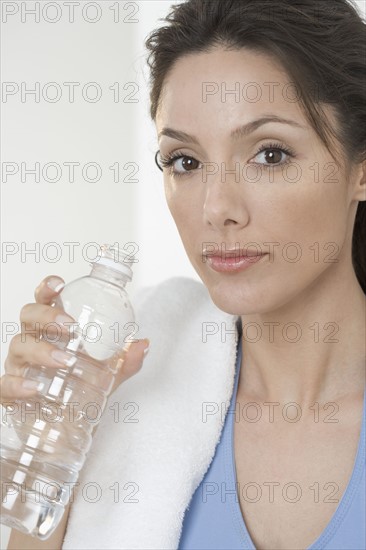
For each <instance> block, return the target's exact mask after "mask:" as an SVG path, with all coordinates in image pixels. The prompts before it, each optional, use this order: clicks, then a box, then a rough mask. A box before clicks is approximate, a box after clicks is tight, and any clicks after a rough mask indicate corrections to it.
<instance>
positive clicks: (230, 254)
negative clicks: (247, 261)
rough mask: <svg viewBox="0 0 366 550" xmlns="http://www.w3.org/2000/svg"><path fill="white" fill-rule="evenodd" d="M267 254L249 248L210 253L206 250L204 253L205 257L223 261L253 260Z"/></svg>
mask: <svg viewBox="0 0 366 550" xmlns="http://www.w3.org/2000/svg"><path fill="white" fill-rule="evenodd" d="M224 248H225V247H224ZM265 254H266V252H259V251H258V250H250V249H248V248H234V249H227V248H225V250H221V251H219V252H210V251H209V250H208V249H206V248H205V249H204V250H203V253H202V255H203V256H205V257H213V258H221V259H222V260H226V259H227V258H237V259H240V258H253V257H259V256H264V255H265Z"/></svg>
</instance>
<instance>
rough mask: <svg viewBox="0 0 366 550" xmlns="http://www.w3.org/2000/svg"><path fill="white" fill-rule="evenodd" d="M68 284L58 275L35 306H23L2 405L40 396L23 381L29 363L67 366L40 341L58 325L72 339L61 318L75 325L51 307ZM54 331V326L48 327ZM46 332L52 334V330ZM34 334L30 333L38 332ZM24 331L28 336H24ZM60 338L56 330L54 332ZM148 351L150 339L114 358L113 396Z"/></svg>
mask: <svg viewBox="0 0 366 550" xmlns="http://www.w3.org/2000/svg"><path fill="white" fill-rule="evenodd" d="M64 284H65V282H64V281H63V279H62V278H61V277H58V276H57V275H50V276H48V277H46V278H45V279H43V280H42V281H41V283H40V284H39V285H38V287H37V288H36V289H35V292H34V297H35V300H36V302H35V303H29V304H26V305H25V306H23V308H22V309H21V312H20V321H21V332H20V333H19V334H16V335H15V336H14V337H13V338H12V339H11V341H10V345H9V353H8V356H7V357H6V359H5V363H4V367H5V374H4V375H3V376H2V377H1V378H0V403H1V404H6V405H11V404H12V403H13V402H14V401H15V400H22V399H24V400H25V399H26V398H27V397H31V396H34V395H35V394H37V388H36V387H33V388H31V387H29V385H30V384H31V383H32V381H31V380H28V379H27V378H24V377H23V374H24V370H25V368H26V367H27V366H28V363H33V364H35V365H45V366H46V367H53V368H55V369H57V368H61V367H62V368H65V363H63V362H62V361H61V360H60V359H59V360H56V359H55V358H54V357H52V353H53V352H56V351H57V352H60V350H59V348H57V347H56V346H55V345H53V344H51V343H50V342H47V341H46V340H42V339H41V340H40V339H39V336H40V334H42V330H43V327H44V326H45V325H46V324H47V323H55V322H56V323H57V325H55V326H58V327H59V328H61V329H62V333H63V335H65V336H66V337H67V336H70V335H69V325H63V324H62V322H63V321H62V318H60V317H59V316H60V315H62V316H63V319H64V321H68V322H71V323H72V322H75V319H72V318H71V317H70V316H69V315H66V314H65V312H64V311H63V310H60V309H59V308H56V307H52V306H51V305H50V304H51V303H52V301H53V300H54V298H55V297H56V296H57V295H58V293H59V292H60V291H61V290H62V288H63V286H64ZM49 327H52V325H49ZM49 327H48V328H47V331H48V332H49V333H50V334H51V333H52V330H51V329H50V328H49ZM36 329H37V331H38V332H37V333H36V334H32V333H31V332H30V331H32V330H33V331H35V330H36ZM25 330H26V331H27V333H25ZM54 332H55V335H57V332H56V330H55V331H54ZM147 347H148V341H147V339H141V340H138V341H137V342H133V343H132V344H131V345H130V346H129V349H128V350H126V349H123V350H122V351H121V353H120V354H118V355H117V356H116V358H115V360H116V361H117V367H119V368H118V371H117V374H116V376H115V377H116V380H115V384H114V386H113V388H112V390H111V392H113V391H114V390H115V389H116V388H117V387H118V386H119V385H120V384H121V383H122V382H124V381H125V380H127V379H128V378H130V377H131V376H133V375H134V374H136V373H137V372H138V371H139V370H140V368H141V367H142V364H143V360H144V357H145V355H144V350H145V349H146V348H147Z"/></svg>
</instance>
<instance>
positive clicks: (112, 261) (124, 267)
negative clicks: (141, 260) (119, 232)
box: [93, 243, 134, 281]
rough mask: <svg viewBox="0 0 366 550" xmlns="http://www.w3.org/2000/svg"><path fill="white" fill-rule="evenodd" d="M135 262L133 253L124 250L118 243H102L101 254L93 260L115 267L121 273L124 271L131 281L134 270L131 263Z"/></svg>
mask: <svg viewBox="0 0 366 550" xmlns="http://www.w3.org/2000/svg"><path fill="white" fill-rule="evenodd" d="M133 263H134V261H133V257H132V256H131V254H128V252H127V251H126V250H123V249H122V248H121V247H120V246H119V245H118V243H115V244H112V245H109V244H103V245H101V255H100V256H99V257H98V258H96V259H95V260H94V262H93V264H98V265H105V266H107V267H111V268H112V269H115V270H116V271H118V272H119V273H123V274H124V275H126V277H127V279H128V280H129V281H132V276H133V272H132V269H131V264H133Z"/></svg>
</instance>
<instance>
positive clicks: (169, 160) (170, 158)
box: [160, 142, 296, 177]
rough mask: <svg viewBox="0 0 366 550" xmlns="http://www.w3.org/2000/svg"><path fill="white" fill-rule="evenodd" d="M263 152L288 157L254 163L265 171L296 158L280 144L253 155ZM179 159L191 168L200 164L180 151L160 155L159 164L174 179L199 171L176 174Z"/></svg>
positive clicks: (271, 144)
mask: <svg viewBox="0 0 366 550" xmlns="http://www.w3.org/2000/svg"><path fill="white" fill-rule="evenodd" d="M263 151H271V152H280V153H284V154H285V155H287V157H288V159H287V160H286V161H284V162H280V163H278V162H277V163H269V164H262V163H254V164H256V165H257V164H259V166H261V167H263V168H264V169H265V170H268V169H269V168H274V169H276V168H280V167H282V166H284V165H286V164H290V162H291V159H292V158H295V156H296V155H295V152H294V151H293V150H292V149H291V148H290V147H288V146H287V145H285V144H284V143H280V142H276V143H265V144H263V145H262V146H261V147H260V148H259V150H258V151H257V153H256V154H255V156H258V155H259V154H260V153H262V152H263ZM179 159H187V160H189V162H190V165H191V166H192V163H193V164H194V163H196V164H197V165H199V164H200V163H199V161H198V160H196V159H195V158H194V157H192V156H189V155H187V154H184V153H183V152H182V151H175V152H174V153H169V154H168V155H160V164H161V166H162V167H163V168H164V167H165V168H166V167H168V168H170V170H169V173H170V175H174V176H175V177H183V176H186V175H189V174H191V173H193V172H194V171H195V170H197V169H201V168H198V166H197V167H196V168H193V170H184V171H183V172H178V171H177V170H174V166H173V165H174V163H175V162H176V161H177V160H179ZM250 164H253V163H250Z"/></svg>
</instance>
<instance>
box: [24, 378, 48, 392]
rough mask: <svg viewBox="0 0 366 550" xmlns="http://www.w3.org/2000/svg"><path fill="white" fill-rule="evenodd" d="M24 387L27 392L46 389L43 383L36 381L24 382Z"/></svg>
mask: <svg viewBox="0 0 366 550" xmlns="http://www.w3.org/2000/svg"><path fill="white" fill-rule="evenodd" d="M22 387H23V388H25V389H26V390H38V391H41V389H42V388H43V387H44V383H43V382H35V381H34V380H23V382H22Z"/></svg>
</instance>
